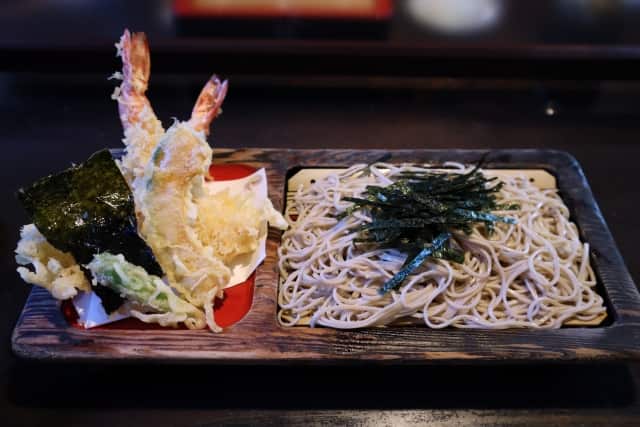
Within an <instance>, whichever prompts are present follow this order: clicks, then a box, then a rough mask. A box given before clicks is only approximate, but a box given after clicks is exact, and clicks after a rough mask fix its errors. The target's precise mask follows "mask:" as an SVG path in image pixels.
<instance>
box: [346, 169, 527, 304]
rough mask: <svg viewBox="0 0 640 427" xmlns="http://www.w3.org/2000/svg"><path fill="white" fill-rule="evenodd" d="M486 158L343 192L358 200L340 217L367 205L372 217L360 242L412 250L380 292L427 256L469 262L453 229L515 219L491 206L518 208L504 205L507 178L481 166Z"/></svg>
mask: <svg viewBox="0 0 640 427" xmlns="http://www.w3.org/2000/svg"><path fill="white" fill-rule="evenodd" d="M482 161H483V160H481V161H480V162H479V163H478V164H477V165H476V166H475V167H474V168H473V169H472V170H471V171H470V172H467V173H465V174H449V173H435V172H406V173H402V174H401V178H400V179H399V180H397V181H396V182H394V183H393V184H391V185H389V186H387V187H380V186H374V185H370V186H368V187H367V188H366V190H365V192H364V194H363V196H362V197H344V198H343V200H345V201H349V202H353V206H351V207H350V208H349V209H347V211H346V212H345V213H344V214H342V215H337V216H336V217H337V218H341V217H344V216H346V215H351V214H352V213H353V212H354V211H357V210H366V212H367V213H368V214H369V215H370V216H371V222H368V223H365V224H362V225H361V226H360V227H359V228H358V229H357V230H355V231H358V237H357V238H356V239H354V244H356V245H373V246H375V247H378V248H382V249H391V248H393V249H397V250H400V251H402V252H405V253H406V254H407V259H406V261H405V264H404V265H403V267H402V269H401V270H400V271H399V272H398V273H396V274H395V275H394V277H392V278H391V279H390V280H388V281H387V282H386V283H384V284H383V285H382V287H381V288H380V289H379V291H378V292H379V293H380V294H381V295H383V294H385V293H386V292H388V291H390V290H392V289H395V288H396V287H398V286H400V285H401V284H402V282H404V280H405V279H406V278H407V277H408V276H409V275H410V274H411V273H413V272H414V271H415V270H416V269H417V268H418V267H420V266H421V265H422V264H423V263H424V261H425V260H426V259H427V258H428V257H434V258H442V259H446V260H449V261H453V262H458V263H462V262H464V251H463V250H462V249H461V245H460V244H459V243H458V242H457V241H456V238H455V237H454V235H455V234H454V233H455V232H456V231H457V232H463V233H466V234H469V233H471V229H472V226H473V225H474V224H477V223H482V224H484V225H485V227H486V228H487V230H488V231H489V232H491V231H493V227H494V225H495V223H497V222H504V223H507V224H513V223H515V220H514V219H513V218H507V217H502V216H498V215H495V214H494V213H492V211H495V210H507V209H518V206H517V205H500V204H498V203H497V201H496V194H497V192H498V191H500V189H501V188H502V185H503V183H502V182H499V181H497V178H486V177H485V176H484V175H483V174H482V173H481V172H480V165H481V163H482Z"/></svg>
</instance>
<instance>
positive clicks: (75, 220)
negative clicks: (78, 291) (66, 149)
mask: <svg viewBox="0 0 640 427" xmlns="http://www.w3.org/2000/svg"><path fill="white" fill-rule="evenodd" d="M18 199H19V200H20V201H21V202H22V205H23V206H24V208H25V209H26V211H27V212H28V214H29V215H30V216H31V219H32V221H33V223H34V224H35V226H36V227H37V228H38V230H39V231H40V232H41V233H42V234H43V235H44V236H45V237H46V238H47V240H48V241H49V242H50V243H51V244H52V245H53V246H55V247H56V248H58V249H60V250H62V251H65V252H70V253H71V254H72V255H73V256H74V257H75V259H76V261H78V263H79V264H87V263H89V262H90V261H91V259H92V258H93V255H94V254H96V253H100V252H106V251H108V252H111V253H114V254H123V255H124V257H125V258H126V259H127V261H129V262H131V263H133V264H136V265H139V266H141V267H143V268H144V269H145V270H147V272H148V273H149V274H154V275H157V276H162V275H163V273H162V269H161V268H160V265H158V263H157V261H156V259H155V257H154V256H153V252H152V251H151V249H150V248H149V247H148V246H147V244H146V243H145V242H144V240H142V238H141V237H140V236H139V235H138V233H137V222H136V215H135V210H134V203H133V195H132V194H131V190H130V189H129V186H128V185H127V183H126V181H125V180H124V177H123V176H122V174H121V173H120V169H118V166H117V165H116V163H115V161H114V160H113V158H112V156H111V153H110V152H109V150H102V151H98V152H97V153H95V154H93V155H92V156H91V157H90V158H89V159H88V160H87V161H85V162H84V163H81V164H79V165H77V166H74V167H72V168H70V169H67V170H65V171H63V172H60V173H58V174H53V175H49V176H47V177H44V178H42V179H40V180H38V181H37V182H35V183H34V184H33V185H31V186H30V187H27V188H22V189H20V190H19V191H18ZM109 305H112V304H109ZM106 308H107V307H105V309H106Z"/></svg>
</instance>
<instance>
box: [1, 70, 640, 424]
mask: <svg viewBox="0 0 640 427" xmlns="http://www.w3.org/2000/svg"><path fill="white" fill-rule="evenodd" d="M105 74H107V73H106V72H105ZM203 78H204V77H203V76H182V77H179V78H178V77H176V76H154V77H153V80H152V87H151V90H150V98H151V100H152V103H153V104H154V105H155V107H156V110H157V112H158V115H159V116H160V118H161V119H162V120H164V121H165V123H168V122H169V121H170V119H171V117H174V116H177V117H181V118H185V117H186V116H187V115H188V114H189V112H190V109H191V106H192V102H193V100H194V99H195V96H196V94H197V91H198V86H199V84H200V82H201V81H204V80H203ZM494 83H495V82H494ZM494 83H491V82H465V83H464V84H459V83H456V82H452V81H440V82H439V83H437V84H434V83H433V82H430V81H411V82H406V81H402V82H397V81H391V80H384V81H373V80H367V81H360V80H357V81H346V82H345V81H343V80H339V81H336V80H333V81H329V82H321V81H318V80H313V81H306V80H304V79H303V80H295V81H293V80H284V79H273V80H271V81H268V82H267V81H261V82H256V81H254V80H250V79H242V78H238V79H236V80H233V79H232V81H231V88H230V92H229V96H228V100H227V102H226V103H225V108H224V114H223V115H222V116H221V117H220V118H219V119H218V121H216V123H215V125H214V128H213V133H212V138H211V142H212V145H214V146H218V147H298V148H327V147H331V148H390V147H394V148H418V147H420V148H429V147H431V148H447V147H449V148H490V147H496V148H519V147H523V148H524V147H526V148H531V147H538V148H555V149H561V150H567V151H569V152H571V153H572V154H573V155H574V156H575V157H576V158H577V159H578V161H580V163H581V164H582V167H583V169H584V171H585V173H586V175H587V178H588V180H589V182H590V184H591V186H592V189H593V192H594V194H595V197H596V199H597V200H598V202H599V204H600V207H601V209H602V211H603V212H604V216H605V218H606V220H607V221H608V224H609V227H610V228H611V231H612V233H613V235H614V238H615V239H616V241H617V243H618V246H619V248H620V251H621V253H622V255H623V256H624V257H625V260H626V263H627V267H628V268H629V270H630V272H631V274H632V276H633V278H634V280H635V281H636V283H639V282H640V260H639V258H638V257H637V251H636V242H637V241H639V240H640V221H639V220H638V214H637V209H638V207H639V204H638V201H639V196H640V192H639V191H638V187H637V182H638V179H637V170H638V159H639V158H640V142H639V141H638V137H639V136H640V122H639V121H638V120H639V119H640V114H639V111H640V109H638V108H637V107H636V106H637V100H638V94H639V93H640V90H639V87H638V85H637V84H634V83H624V84H619V83H606V82H605V83H585V84H581V85H577V86H576V85H572V84H569V83H565V84H559V85H558V84H539V83H533V84H531V83H527V82H523V83H521V84H513V83H510V84H508V85H506V86H505V85H500V84H498V83H495V84H494ZM110 92H111V84H110V83H108V82H107V81H106V80H105V75H98V74H83V75H80V74H76V75H57V76H51V75H46V74H37V73H29V74H0V129H1V132H0V141H1V144H2V145H1V147H2V156H1V157H0V159H1V160H0V162H1V163H0V166H1V167H0V182H2V187H1V188H2V191H1V192H0V197H1V198H0V203H1V204H2V206H3V207H4V210H3V214H2V215H1V216H0V231H1V232H2V234H1V236H2V237H1V238H0V248H1V250H2V253H1V255H0V268H1V273H2V278H3V285H2V286H0V341H1V342H2V343H4V344H3V347H2V350H1V351H0V413H1V414H2V419H3V425H7V421H8V424H9V425H21V426H22V425H47V426H50V425H59V424H65V425H130V424H131V423H135V424H136V425H138V426H146V425H153V426H161V425H190V426H191V425H193V426H209V425H219V424H231V425H246V424H258V425H282V424H293V425H309V424H311V425H313V424H325V425H327V424H333V423H338V424H350V425H363V424H382V425H409V424H426V423H432V424H434V425H454V426H462V425H545V426H549V425H566V426H570V425H571V426H572V425H638V424H640V397H639V391H640V363H637V364H615V363H614V364H581V365H577V364H568V365H557V364H556V365H521V364H519V365H508V366H505V365H499V364H486V365H481V366H428V367H417V366H397V367H371V366H366V365H363V366H359V367H326V366H325V367H312V366H306V367H301V366H296V367H277V368H276V367H269V366H250V367H248V366H229V367H225V368H220V367H199V366H180V365H160V364H154V365H146V366H145V365H140V364H138V365H130V364H118V365H108V364H98V365H96V364H92V365H81V364H48V363H37V364H35V363H29V362H24V361H21V360H18V359H16V358H15V357H14V356H13V355H12V354H11V352H10V333H11V330H12V328H13V326H14V324H15V321H16V319H17V316H18V314H19V312H20V310H21V308H22V305H23V304H24V301H25V298H26V295H27V293H28V291H29V287H28V286H26V285H24V284H23V283H21V282H20V280H19V278H18V277H17V274H16V273H15V264H14V261H13V256H12V251H13V249H14V248H15V243H16V241H17V237H18V229H19V226H20V225H21V224H23V223H25V222H26V220H27V219H26V216H25V214H24V212H23V211H22V210H21V208H20V206H19V205H18V203H17V201H16V200H15V198H14V191H15V190H16V189H17V188H18V187H19V186H20V185H24V184H28V183H30V182H32V181H33V180H34V179H36V178H38V177H40V176H42V175H45V174H47V173H50V172H53V171H57V170H60V169H63V168H65V167H67V166H69V165H70V163H71V162H73V161H76V162H77V161H80V160H83V159H85V158H86V157H87V156H88V155H89V154H90V153H92V152H94V151H96V150H98V149H99V148H102V147H105V146H107V147H116V146H119V144H120V139H121V129H120V125H119V122H118V119H117V113H116V105H115V103H114V102H113V101H111V100H110V99H109V94H110Z"/></svg>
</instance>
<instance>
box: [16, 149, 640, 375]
mask: <svg viewBox="0 0 640 427" xmlns="http://www.w3.org/2000/svg"><path fill="white" fill-rule="evenodd" d="M386 153H391V154H392V159H391V161H392V162H397V163H400V162H433V163H441V162H444V161H460V162H468V163H472V162H476V161H477V160H478V159H479V158H480V157H481V156H482V155H483V154H484V153H485V151H482V150H390V151H387V150H366V151H359V150H298V149H240V150H216V151H215V152H214V162H216V163H244V164H249V165H251V166H254V167H265V168H266V170H267V176H268V179H269V196H270V197H271V200H272V201H273V203H274V206H275V207H276V209H282V206H283V201H284V195H285V182H286V178H287V176H288V173H289V172H290V171H291V170H292V169H294V168H298V167H305V166H307V167H316V166H324V167H340V166H348V165H351V164H353V163H360V162H372V161H375V160H376V159H378V158H380V157H381V156H382V155H384V154H386ZM488 160H489V161H488V164H487V165H486V166H487V167H490V168H509V169H513V168H527V169H546V170H548V171H549V172H551V173H552V174H554V175H555V176H556V177H557V179H558V187H559V190H560V194H561V196H562V197H563V199H564V200H565V202H566V203H567V205H568V206H569V208H570V210H571V212H572V216H573V220H574V221H575V222H576V223H577V224H578V227H579V228H580V231H581V234H582V238H583V239H584V240H586V241H588V242H589V243H590V244H591V247H592V251H593V260H592V261H593V266H594V268H595V270H596V272H597V274H598V277H599V281H600V285H601V288H600V290H601V292H603V293H604V294H605V299H606V300H607V303H608V311H609V317H610V319H612V321H610V323H608V324H607V325H606V326H601V327H596V328H586V327H585V328H563V329H559V330H551V331H538V330H524V329H511V330H504V331H471V330H457V329H445V330H430V329H428V328H425V327H417V326H407V327H387V328H369V329H363V330H357V331H341V330H333V329H328V328H315V329H314V328H306V327H291V328H285V327H281V326H279V325H278V323H277V320H276V311H277V298H276V296H277V291H278V290H277V283H278V273H277V267H276V250H277V247H278V244H279V241H280V235H281V233H280V232H277V231H274V230H271V231H270V232H269V237H268V240H267V257H266V259H265V262H264V264H263V265H262V266H260V267H259V269H258V272H257V275H256V289H255V294H254V301H253V306H252V309H251V311H250V312H249V314H248V315H247V316H246V317H245V318H244V319H243V320H241V321H240V322H238V323H237V324H235V325H233V326H231V327H229V328H227V329H225V331H224V332H223V333H221V334H213V333H210V332H208V331H191V330H158V331H155V330H153V331H149V330H147V331H142V330H140V331H132V330H126V331H125V330H99V329H94V330H80V329H76V328H72V327H70V326H69V325H67V323H66V321H65V320H64V318H63V317H62V314H61V312H60V310H59V307H58V305H57V303H56V301H55V300H53V299H52V298H51V297H50V296H49V295H48V293H47V291H45V290H42V289H39V288H35V289H34V290H33V291H32V293H31V295H30V297H29V299H28V300H27V303H26V305H25V308H24V310H23V313H22V315H21V317H20V319H19V321H18V324H17V326H16V328H15V330H14V333H13V337H12V347H13V351H14V352H15V353H16V354H17V355H19V356H21V357H25V358H31V359H64V360H102V361H105V360H165V361H181V362H185V361H193V362H207V363H252V364H257V363H259V364H269V363H277V364H288V363H312V364H314V363H359V362H361V361H363V360H364V361H369V362H372V363H390V364H393V363H401V362H409V363H435V362H449V363H462V362H470V361H495V362H506V361H509V362H515V361H550V360H596V359H598V360H599V359H615V360H622V359H638V358H640V294H638V291H637V288H636V286H635V284H634V283H633V281H632V279H631V277H630V275H629V273H628V271H627V269H626V267H625V265H624V262H623V260H622V258H621V256H620V254H619V252H618V250H617V249H616V246H615V243H614V241H613V239H612V237H611V234H610V233H609V230H608V228H607V225H606V224H605V222H604V219H603V217H602V215H601V213H600V210H599V208H598V206H597V204H596V202H595V200H594V199H593V195H592V194H591V190H590V189H589V186H588V183H587V181H586V178H585V177H584V174H583V173H582V171H581V169H580V166H579V165H578V163H577V162H576V161H575V159H574V158H573V157H571V156H570V155H568V154H566V153H564V152H559V151H548V150H496V151H491V154H490V156H489V159H488Z"/></svg>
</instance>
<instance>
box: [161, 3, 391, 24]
mask: <svg viewBox="0 0 640 427" xmlns="http://www.w3.org/2000/svg"><path fill="white" fill-rule="evenodd" d="M173 11H174V13H175V14H176V16H177V17H181V18H185V17H190V18H206V17H216V18H224V17H228V18H311V19H372V20H377V19H387V18H389V17H390V16H391V13H392V12H393V1H392V0H296V1H288V2H284V3H283V2H281V1H277V0H235V1H233V2H230V1H225V0H223V1H220V0H174V2H173Z"/></svg>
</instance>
